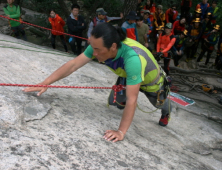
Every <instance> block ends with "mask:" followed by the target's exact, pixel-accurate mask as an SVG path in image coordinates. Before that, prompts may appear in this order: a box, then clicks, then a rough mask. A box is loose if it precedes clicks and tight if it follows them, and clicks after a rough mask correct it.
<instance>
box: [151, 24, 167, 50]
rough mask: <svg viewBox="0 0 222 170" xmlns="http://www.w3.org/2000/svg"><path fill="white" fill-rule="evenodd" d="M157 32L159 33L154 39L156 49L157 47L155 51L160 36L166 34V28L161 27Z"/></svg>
mask: <svg viewBox="0 0 222 170" xmlns="http://www.w3.org/2000/svg"><path fill="white" fill-rule="evenodd" d="M155 31H156V32H157V34H156V36H155V37H156V38H154V42H153V43H154V47H155V50H156V49H157V42H158V40H159V37H160V35H161V34H162V33H163V32H164V26H159V27H158V28H156V30H155Z"/></svg>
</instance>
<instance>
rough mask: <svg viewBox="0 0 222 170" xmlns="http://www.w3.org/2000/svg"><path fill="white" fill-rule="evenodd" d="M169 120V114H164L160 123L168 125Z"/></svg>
mask: <svg viewBox="0 0 222 170" xmlns="http://www.w3.org/2000/svg"><path fill="white" fill-rule="evenodd" d="M168 121H169V114H167V115H162V116H161V118H160V120H159V125H160V126H166V125H167V124H168Z"/></svg>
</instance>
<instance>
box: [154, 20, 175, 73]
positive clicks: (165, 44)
mask: <svg viewBox="0 0 222 170" xmlns="http://www.w3.org/2000/svg"><path fill="white" fill-rule="evenodd" d="M172 28H173V25H172V23H167V24H166V25H165V32H164V33H162V34H160V36H159V39H158V42H157V53H158V55H160V53H162V55H163V57H164V71H165V73H166V74H167V75H169V70H170V69H169V65H170V57H172V56H170V55H168V51H170V50H171V48H172V47H173V45H174V44H175V42H176V38H175V37H174V35H173V34H172Z"/></svg>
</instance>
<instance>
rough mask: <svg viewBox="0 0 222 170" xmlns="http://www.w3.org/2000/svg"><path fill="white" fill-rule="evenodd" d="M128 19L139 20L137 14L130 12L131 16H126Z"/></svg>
mask: <svg viewBox="0 0 222 170" xmlns="http://www.w3.org/2000/svg"><path fill="white" fill-rule="evenodd" d="M126 19H130V20H136V19H139V17H138V16H137V14H136V12H134V11H130V12H129V14H128V15H127V16H126Z"/></svg>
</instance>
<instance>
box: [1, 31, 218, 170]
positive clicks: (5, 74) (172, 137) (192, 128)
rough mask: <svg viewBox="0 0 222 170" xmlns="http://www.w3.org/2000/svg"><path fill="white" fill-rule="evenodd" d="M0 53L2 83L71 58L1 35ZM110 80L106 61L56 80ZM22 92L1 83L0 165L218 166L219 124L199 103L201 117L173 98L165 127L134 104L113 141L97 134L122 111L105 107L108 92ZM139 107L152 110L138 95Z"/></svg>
mask: <svg viewBox="0 0 222 170" xmlns="http://www.w3.org/2000/svg"><path fill="white" fill-rule="evenodd" d="M0 50H1V53H0V63H1V64H0V83H12V84H37V83H39V82H41V81H42V80H44V79H45V78H46V77H47V76H49V75H50V74H51V73H52V72H53V71H55V70H56V69H57V68H58V67H60V66H61V65H62V64H64V63H65V62H67V61H69V60H71V59H72V58H73V57H74V56H73V55H67V54H66V53H62V52H59V51H53V50H52V49H49V48H44V47H41V46H36V45H33V44H30V43H28V42H24V41H22V40H18V39H14V38H12V37H10V36H7V35H3V34H0ZM116 78H117V76H116V75H114V74H113V73H112V72H111V71H109V69H108V68H106V66H104V65H101V64H98V63H96V62H90V63H88V64H87V65H85V66H84V67H83V68H81V69H79V70H78V71H76V72H75V73H73V74H72V75H70V76H69V77H67V78H65V79H63V80H60V81H58V82H56V83H55V85H67V86H70V85H74V86H99V87H110V86H112V85H113V84H114V83H115V81H116ZM22 89H23V88H22V87H5V86H4V87H2V86H0V169H1V170H11V169H41V170H48V169H50V170H60V169H104V170H107V169H138V170H139V169H141V170H142V169H154V170H156V169H157V170H168V169H176V170H178V169H180V170H185V169H187V170H197V169H200V170H219V169H221V167H222V125H221V123H219V122H216V121H213V120H209V119H208V118H207V117H206V116H204V114H201V113H203V112H202V110H203V106H202V107H199V105H198V103H197V104H196V105H195V107H196V109H197V110H198V113H200V114H195V110H193V111H192V112H191V111H189V107H188V108H186V109H187V110H184V109H182V108H181V107H179V106H177V105H176V104H174V103H173V105H174V109H173V112H172V115H171V121H170V123H169V125H168V126H167V127H160V126H159V125H158V121H159V118H160V114H161V113H160V111H159V110H158V111H156V112H154V113H151V114H148V113H143V112H141V111H140V110H138V109H137V110H136V113H135V117H134V120H133V122H132V124H131V127H130V129H129V131H128V132H127V134H126V137H125V139H124V140H123V141H121V142H117V143H112V142H107V141H105V140H104V139H103V138H102V137H103V134H104V132H105V131H106V130H108V129H117V128H118V125H119V122H120V119H121V115H122V111H121V110H118V109H117V108H115V107H113V106H110V107H109V108H108V107H107V106H106V104H107V97H108V95H109V90H97V89H95V90H94V89H90V90H88V89H48V91H47V92H46V93H44V94H43V95H42V96H40V97H37V96H36V93H24V92H22ZM138 105H139V106H140V108H141V109H142V110H145V111H152V110H155V108H154V107H153V106H152V105H151V104H150V103H149V102H148V100H147V99H146V97H145V96H144V95H143V94H139V99H138ZM193 107H194V106H193ZM204 109H206V108H204ZM208 111H209V110H208ZM217 111H218V112H220V113H221V111H220V110H215V112H217Z"/></svg>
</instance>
